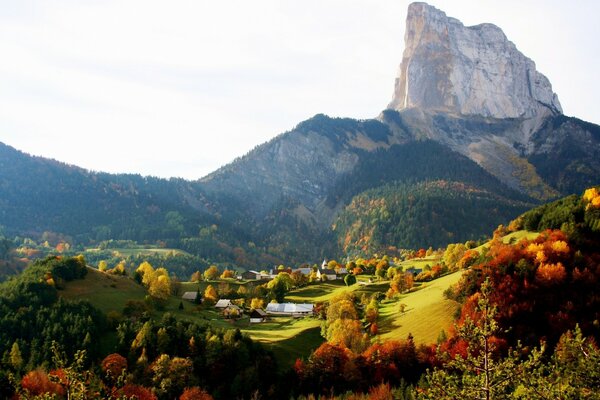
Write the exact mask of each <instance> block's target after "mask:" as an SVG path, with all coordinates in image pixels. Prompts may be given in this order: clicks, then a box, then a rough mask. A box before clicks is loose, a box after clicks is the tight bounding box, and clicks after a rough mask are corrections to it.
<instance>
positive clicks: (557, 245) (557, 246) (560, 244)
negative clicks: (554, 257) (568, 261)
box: [552, 240, 569, 254]
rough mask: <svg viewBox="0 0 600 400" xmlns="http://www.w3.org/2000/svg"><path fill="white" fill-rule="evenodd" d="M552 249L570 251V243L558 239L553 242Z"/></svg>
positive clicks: (563, 251) (559, 251)
mask: <svg viewBox="0 0 600 400" xmlns="http://www.w3.org/2000/svg"><path fill="white" fill-rule="evenodd" d="M552 250H553V251H555V252H556V253H565V254H566V253H568V252H569V245H568V244H567V242H565V241H564V240H557V241H556V242H554V243H552Z"/></svg>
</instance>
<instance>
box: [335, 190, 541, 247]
mask: <svg viewBox="0 0 600 400" xmlns="http://www.w3.org/2000/svg"><path fill="white" fill-rule="evenodd" d="M496 193H497V192H490V191H488V190H482V189H478V188H476V187H473V186H468V185H466V184H464V183H458V182H448V181H431V182H423V183H418V184H414V185H408V184H390V185H386V186H383V187H380V188H377V189H372V190H369V191H366V192H364V193H361V194H360V195H358V196H355V197H354V198H353V199H352V202H351V203H350V204H349V205H348V206H346V207H345V208H344V210H343V211H342V212H341V213H340V214H339V215H338V216H337V218H336V220H335V222H334V232H335V233H336V235H337V238H338V243H339V244H340V246H341V247H342V249H343V250H344V252H345V253H346V254H357V253H358V254H360V253H361V252H366V253H376V252H381V251H385V250H386V249H387V248H388V247H390V246H394V247H396V248H416V249H418V248H423V247H425V248H426V247H428V246H433V247H434V248H438V247H443V246H445V245H446V244H447V243H448V242H465V241H467V240H479V239H481V238H482V236H483V235H484V234H483V233H482V231H485V232H488V233H489V232H490V231H492V230H493V229H494V228H496V227H497V226H498V225H500V224H501V223H505V222H506V221H507V220H509V219H511V218H513V216H514V215H518V214H519V213H520V212H523V211H524V210H526V209H527V208H528V206H529V205H530V203H525V202H521V201H515V200H511V199H508V198H505V197H502V196H501V195H498V194H496Z"/></svg>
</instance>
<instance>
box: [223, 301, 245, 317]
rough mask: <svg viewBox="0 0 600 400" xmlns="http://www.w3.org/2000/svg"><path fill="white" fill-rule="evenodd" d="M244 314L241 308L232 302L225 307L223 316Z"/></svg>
mask: <svg viewBox="0 0 600 400" xmlns="http://www.w3.org/2000/svg"><path fill="white" fill-rule="evenodd" d="M242 314H243V311H242V309H241V308H239V307H238V306H236V305H235V304H230V305H228V306H227V307H225V309H223V316H224V317H225V318H239V317H241V316H242Z"/></svg>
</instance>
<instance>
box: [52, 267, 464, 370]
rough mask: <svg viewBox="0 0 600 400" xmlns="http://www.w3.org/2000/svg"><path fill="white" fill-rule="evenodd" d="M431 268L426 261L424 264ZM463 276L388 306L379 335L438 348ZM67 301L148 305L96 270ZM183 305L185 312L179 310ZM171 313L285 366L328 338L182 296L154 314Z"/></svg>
mask: <svg viewBox="0 0 600 400" xmlns="http://www.w3.org/2000/svg"><path fill="white" fill-rule="evenodd" d="M419 261H422V262H426V261H427V260H419ZM460 275H461V274H460V273H454V274H451V275H448V276H445V277H442V278H440V279H437V280H435V281H432V282H429V283H425V284H418V285H419V286H417V287H416V290H415V291H414V292H411V293H409V294H406V295H404V296H402V298H401V299H400V300H398V301H391V302H388V301H384V302H383V303H382V307H381V309H380V318H379V321H378V323H379V332H380V335H381V339H405V338H406V337H407V335H408V333H409V332H410V333H412V334H413V336H414V338H415V341H416V342H417V343H431V342H435V340H436V338H437V337H438V335H439V333H440V331H441V330H442V329H448V327H450V326H451V325H452V320H453V318H452V317H453V314H454V311H455V309H456V307H457V305H456V303H454V302H452V301H449V300H446V299H444V298H443V295H442V293H443V291H444V290H445V289H446V288H448V287H449V286H450V285H451V284H453V283H455V282H457V281H458V280H459V279H460ZM219 283H221V282H219V281H215V282H200V284H198V283H191V282H184V283H182V291H181V292H184V291H195V290H196V288H198V285H200V288H201V290H202V291H203V290H204V289H205V287H206V286H207V285H208V284H212V285H213V286H215V287H216V286H218V285H219ZM227 283H228V284H229V285H230V287H232V288H236V287H239V286H241V285H248V286H251V285H254V284H255V282H239V281H235V280H231V281H229V282H227ZM388 288H389V281H375V282H373V283H368V284H365V285H359V284H355V285H352V286H350V287H347V286H346V285H345V284H344V283H343V281H341V280H338V281H330V282H323V283H319V284H313V285H309V286H306V287H303V288H300V289H297V290H294V291H292V292H290V293H289V295H288V296H286V301H291V302H307V303H318V302H324V301H328V300H330V299H331V297H332V296H334V295H336V294H339V293H342V292H345V291H352V292H353V293H354V294H356V295H357V296H361V295H362V294H368V295H369V294H373V293H376V292H380V293H385V291H386V290H387V289H388ZM60 294H61V296H63V297H65V298H68V299H85V300H88V301H90V302H91V303H92V304H93V305H95V306H96V307H98V308H99V309H100V310H102V311H103V312H105V313H107V312H109V311H113V310H114V311H118V312H122V311H123V308H124V307H125V304H126V303H127V301H128V300H143V299H144V298H145V296H146V291H145V289H144V288H143V287H142V286H140V285H138V284H136V283H135V282H134V281H132V280H131V279H130V278H128V277H121V276H113V275H109V274H106V273H103V272H99V271H98V270H95V269H90V270H89V272H88V275H87V276H86V278H85V279H84V280H81V281H73V282H69V283H68V284H67V285H66V288H65V289H64V290H62V291H61V292H60ZM400 303H404V304H406V310H405V312H404V314H400V312H399V308H398V306H399V304H400ZM180 304H181V305H183V309H179V307H180ZM166 312H169V313H172V314H173V315H174V316H175V317H176V318H178V319H182V320H189V321H193V322H196V323H198V324H200V325H206V324H210V325H211V326H213V327H215V328H221V329H236V328H237V329H240V330H241V331H242V332H244V333H246V334H248V335H249V336H250V337H251V338H252V339H254V340H257V341H259V342H261V343H263V344H265V345H266V346H267V347H269V348H270V349H272V350H273V352H274V353H275V354H276V356H277V358H278V360H279V362H280V363H282V364H283V365H288V366H289V365H291V364H292V363H293V362H294V361H295V360H296V358H302V357H307V356H308V355H309V354H310V353H311V351H313V350H314V349H315V348H316V347H318V346H319V345H320V344H321V343H322V342H323V338H322V337H321V336H320V325H321V322H320V321H319V320H317V319H316V318H303V319H293V318H284V317H277V318H272V319H271V320H270V321H268V322H266V323H261V324H252V325H251V324H250V321H249V318H248V316H244V317H243V318H241V319H239V320H236V321H234V320H228V319H224V318H222V316H221V315H220V313H219V312H218V311H216V310H215V309H214V308H211V307H208V308H205V307H198V306H197V305H195V304H193V303H191V302H188V301H182V300H181V299H180V298H179V296H177V297H176V296H171V298H170V299H169V300H168V301H167V302H166V304H165V305H164V308H163V309H161V310H160V311H155V312H154V313H153V317H154V318H157V319H159V318H161V317H162V315H164V313H166Z"/></svg>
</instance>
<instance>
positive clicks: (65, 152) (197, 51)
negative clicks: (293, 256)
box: [0, 0, 600, 179]
mask: <svg viewBox="0 0 600 400" xmlns="http://www.w3.org/2000/svg"><path fill="white" fill-rule="evenodd" d="M409 3H410V2H409V1H399V0H396V1H392V0H362V1H358V0H302V1H300V0H297V1H288V0H253V1H248V0H233V1H227V0H225V1H201V0H189V1H178V0H174V1H162V2H158V1H149V0H135V1H128V0H114V1H112V0H89V1H86V0H79V1H75V0H52V1H47V0H45V1H42V0H40V1H27V0H13V1H8V0H0V141H1V142H4V143H6V144H8V145H11V146H13V147H16V148H17V149H19V150H22V151H25V152H27V153H30V154H34V155H42V156H45V157H50V158H54V159H57V160H59V161H63V162H67V163H69V164H75V165H78V166H81V167H84V168H87V169H91V170H96V171H107V172H132V173H140V174H142V175H153V176H160V177H184V178H188V179H198V178H200V177H202V176H204V175H206V174H208V173H210V172H212V171H213V170H215V169H217V168H218V167H220V166H222V165H224V164H226V163H228V162H230V161H232V160H233V159H234V158H236V157H238V156H241V155H243V154H245V153H247V152H248V151H249V150H251V149H252V148H253V147H255V146H256V145H259V144H261V143H263V142H265V141H267V140H269V139H271V138H273V137H275V136H276V135H278V134H280V133H282V132H285V131H287V130H290V129H292V128H293V127H294V126H295V125H296V124H298V123H299V122H301V121H303V120H305V119H307V118H310V117H311V116H313V115H314V114H317V113H324V114H327V115H330V116H332V117H351V118H372V117H375V116H376V115H377V114H379V112H380V111H381V110H383V109H384V108H385V106H386V105H387V104H388V102H389V101H390V100H391V96H392V93H393V88H394V78H395V76H396V72H397V69H398V65H399V63H400V61H401V58H402V50H403V48H404V22H405V18H406V9H407V7H408V4H409ZM429 4H432V5H434V6H436V7H437V8H440V9H441V10H443V11H445V12H446V14H447V15H449V16H452V17H455V18H458V19H459V20H461V21H462V22H463V23H464V24H465V25H475V24H479V23H483V22H491V23H494V24H496V25H498V26H500V27H501V28H502V29H503V30H504V32H505V33H506V35H507V36H508V38H509V39H510V40H511V41H513V42H514V43H515V44H516V46H517V48H518V49H519V50H520V51H522V52H523V53H524V54H525V55H526V56H528V57H530V58H532V59H533V60H534V61H535V62H536V64H537V69H538V70H539V71H540V72H542V73H543V74H545V75H546V76H547V77H548V78H549V79H550V82H551V83H552V85H553V90H554V91H555V92H556V93H557V94H558V96H559V99H560V101H561V104H562V106H563V110H564V112H565V114H566V115H570V116H576V117H578V118H581V119H584V120H587V121H590V122H594V123H600V79H598V77H599V73H598V71H600V23H598V16H599V15H600V1H597V0H577V1H564V0H560V1H559V0H505V1H498V0H463V1H461V0H451V1H449V0H446V1H442V0H432V1H429Z"/></svg>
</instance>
